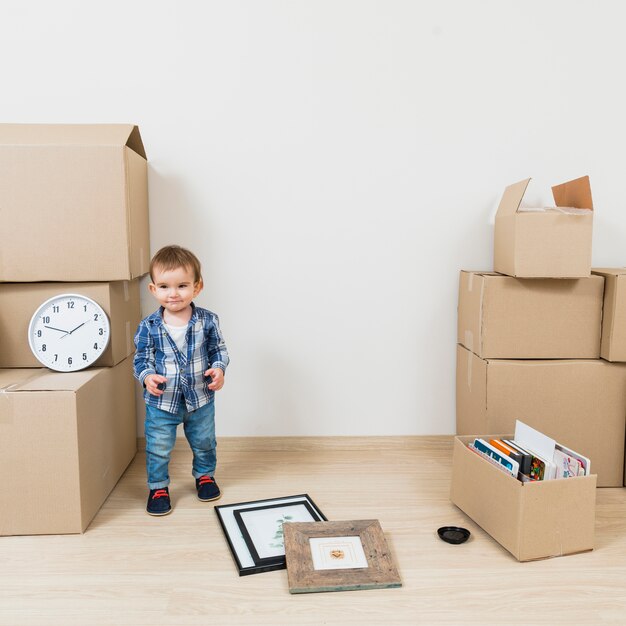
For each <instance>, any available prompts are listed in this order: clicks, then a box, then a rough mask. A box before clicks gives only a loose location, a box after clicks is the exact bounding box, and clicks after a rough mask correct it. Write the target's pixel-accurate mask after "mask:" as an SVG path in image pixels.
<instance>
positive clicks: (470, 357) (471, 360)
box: [467, 351, 474, 391]
mask: <svg viewBox="0 0 626 626" xmlns="http://www.w3.org/2000/svg"><path fill="white" fill-rule="evenodd" d="M473 357H474V353H473V352H471V351H470V353H469V354H468V355H467V388H468V389H469V391H472V364H473V363H474V358H473Z"/></svg>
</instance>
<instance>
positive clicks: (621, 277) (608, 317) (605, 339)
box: [592, 267, 626, 362]
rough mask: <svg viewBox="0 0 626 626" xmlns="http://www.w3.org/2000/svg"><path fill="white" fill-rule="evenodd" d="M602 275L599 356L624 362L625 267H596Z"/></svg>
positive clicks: (594, 271) (594, 270)
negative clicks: (602, 297)
mask: <svg viewBox="0 0 626 626" xmlns="http://www.w3.org/2000/svg"><path fill="white" fill-rule="evenodd" d="M592 272H593V273H594V274H597V275H598V276H603V277H604V313H603V316H602V343H601V346H600V356H602V358H603V359H606V360H607V361H620V362H626V268H623V267H619V268H596V269H593V270H592Z"/></svg>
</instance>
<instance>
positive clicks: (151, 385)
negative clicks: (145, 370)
mask: <svg viewBox="0 0 626 626" xmlns="http://www.w3.org/2000/svg"><path fill="white" fill-rule="evenodd" d="M143 382H144V385H145V386H146V389H147V390H148V393H150V394H152V395H153V396H162V395H163V389H159V387H158V385H160V384H161V383H166V382H167V378H165V376H159V375H158V374H149V375H148V376H146V377H145V379H144V381H143Z"/></svg>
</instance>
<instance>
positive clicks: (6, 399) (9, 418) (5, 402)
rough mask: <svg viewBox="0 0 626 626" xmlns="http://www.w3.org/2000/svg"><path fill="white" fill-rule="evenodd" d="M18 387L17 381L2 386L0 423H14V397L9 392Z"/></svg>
mask: <svg viewBox="0 0 626 626" xmlns="http://www.w3.org/2000/svg"><path fill="white" fill-rule="evenodd" d="M17 388H18V385H17V383H13V384H11V385H6V386H4V387H0V424H12V423H13V412H14V411H13V398H12V397H11V395H10V394H9V393H8V392H9V391H11V390H12V389H17Z"/></svg>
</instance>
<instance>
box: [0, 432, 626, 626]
mask: <svg viewBox="0 0 626 626" xmlns="http://www.w3.org/2000/svg"><path fill="white" fill-rule="evenodd" d="M350 443H351V442H350V438H311V439H310V440H307V438H293V439H292V438H262V439H260V440H258V441H256V442H255V440H254V439H252V438H250V439H246V440H237V439H234V438H231V439H228V440H226V439H225V440H223V441H220V443H219V468H218V473H217V479H218V482H219V484H220V486H221V487H222V489H223V491H224V496H223V498H222V499H221V500H220V501H218V503H224V504H226V503H231V502H241V501H246V500H255V499H261V498H274V497H279V496H286V495H292V494H297V493H308V494H309V495H310V496H311V497H312V498H313V500H314V501H315V502H316V503H317V504H318V505H319V507H320V508H321V509H322V511H323V512H324V513H325V514H326V515H327V517H328V518H329V519H332V520H352V519H372V518H374V519H378V520H380V523H381V525H382V527H383V530H384V531H385V535H386V538H387V541H388V543H389V547H390V549H391V551H392V553H393V555H394V558H395V561H396V565H397V567H398V570H399V572H400V576H401V577H402V582H403V587H402V588H400V589H383V590H369V591H352V592H341V593H323V594H303V595H298V596H294V595H290V594H289V592H288V588H287V575H286V572H285V571H284V570H283V571H275V572H269V573H265V574H258V575H253V576H246V577H242V578H240V577H239V576H238V575H237V571H236V569H235V567H234V564H233V562H232V559H231V556H230V552H229V551H228V549H227V547H226V544H225V541H224V537H223V535H222V532H221V529H220V527H219V525H218V523H217V519H216V515H215V513H214V512H213V503H201V502H200V501H198V500H197V499H196V497H195V490H194V485H193V479H192V477H191V474H190V466H191V454H190V452H189V451H188V450H187V449H186V446H184V445H183V446H178V447H177V449H176V451H175V452H174V455H173V459H172V463H171V466H170V470H171V475H172V485H171V491H172V496H173V503H174V511H173V513H172V514H171V515H169V516H167V517H163V518H152V517H150V516H148V515H147V514H146V513H145V510H144V506H145V499H146V495H147V492H146V487H145V470H144V463H145V459H144V455H143V453H142V452H140V453H139V454H138V455H137V457H136V458H135V460H134V461H133V463H132V464H131V466H130V467H129V469H128V471H127V472H126V474H125V475H124V476H123V477H122V479H121V480H120V482H119V483H118V485H117V486H116V488H115V490H114V491H113V493H112V494H111V496H110V497H109V499H108V500H107V501H106V503H105V505H104V506H103V508H102V509H101V510H100V512H99V513H98V515H97V516H96V518H95V519H94V521H93V522H92V524H91V526H90V527H89V529H88V530H87V532H86V533H85V534H84V535H67V536H39V537H2V538H0V556H1V559H0V624H1V625H2V626H26V625H28V626H35V625H36V626H42V625H50V626H73V625H80V626H87V625H88V626H100V625H114V626H120V625H128V626H139V625H142V626H143V625H147V624H150V625H161V624H162V625H174V624H176V625H181V626H184V625H192V624H209V623H211V624H218V625H222V624H234V625H239V624H241V625H248V624H268V625H280V624H289V625H293V624H298V625H300V624H342V625H343V624H346V625H351V624H355V625H356V624H372V625H383V624H384V625H389V624H434V623H437V624H484V623H486V622H489V621H493V620H495V621H497V622H498V623H509V624H532V623H536V624H539V623H542V624H570V625H571V624H581V625H582V624H585V626H589V625H590V624H594V625H595V624H624V623H626V617H625V616H626V489H599V490H598V498H597V515H596V549H595V550H594V551H593V552H589V553H585V554H579V555H571V556H567V557H563V558H557V559H549V560H545V561H538V562H533V563H522V564H520V563H518V562H517V561H515V559H514V558H513V557H512V556H510V555H509V553H508V552H506V551H505V550H504V549H503V548H501V547H500V546H499V545H498V544H497V543H496V542H494V541H493V540H492V539H491V538H490V537H489V536H488V535H486V534H485V533H484V532H483V531H482V530H481V529H480V528H478V527H477V526H476V525H475V524H473V523H472V522H471V521H470V520H469V519H468V518H467V517H466V516H465V515H464V514H463V513H462V512H460V511H459V510H458V509H456V507H454V506H453V505H452V504H451V503H450V501H449V499H448V490H449V483H450V470H451V451H452V439H451V437H423V438H422V437H408V438H396V437H392V438H388V437H383V438H375V437H372V438H359V439H356V440H354V442H353V444H354V445H350ZM443 525H462V526H465V527H467V528H469V529H470V530H471V532H472V538H471V540H470V541H469V542H468V543H467V544H464V545H461V546H451V545H448V544H445V543H443V542H442V541H440V540H439V539H438V538H437V535H436V530H437V528H438V527H439V526H443Z"/></svg>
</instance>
